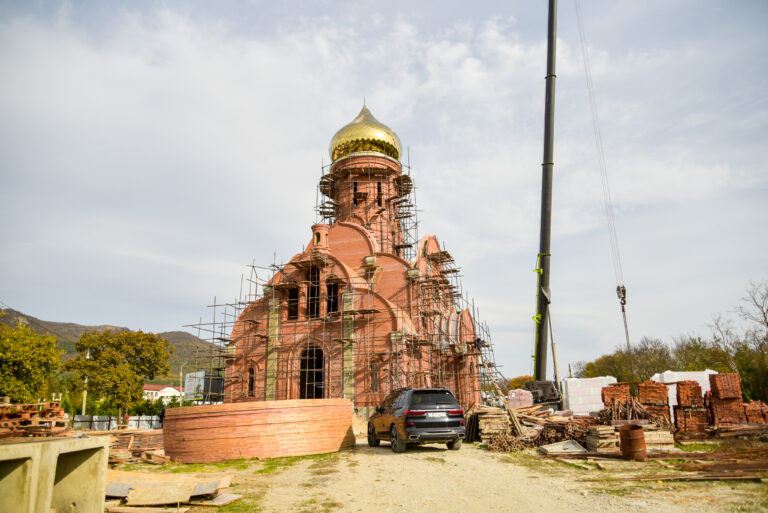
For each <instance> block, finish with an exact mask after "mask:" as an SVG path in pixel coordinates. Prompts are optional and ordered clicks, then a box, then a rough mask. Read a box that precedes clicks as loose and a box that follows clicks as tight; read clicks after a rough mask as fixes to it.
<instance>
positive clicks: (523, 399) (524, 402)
mask: <svg viewBox="0 0 768 513" xmlns="http://www.w3.org/2000/svg"><path fill="white" fill-rule="evenodd" d="M507 403H508V404H509V407H510V408H524V407H526V406H533V394H532V393H531V392H529V391H528V390H523V389H521V388H517V389H515V390H510V391H509V394H508V398H507Z"/></svg>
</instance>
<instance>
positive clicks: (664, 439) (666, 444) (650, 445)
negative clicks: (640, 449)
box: [643, 429, 675, 451]
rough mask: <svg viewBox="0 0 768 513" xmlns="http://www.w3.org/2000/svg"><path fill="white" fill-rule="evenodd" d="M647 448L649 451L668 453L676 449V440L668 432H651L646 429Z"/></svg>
mask: <svg viewBox="0 0 768 513" xmlns="http://www.w3.org/2000/svg"><path fill="white" fill-rule="evenodd" d="M643 432H644V433H645V448H646V449H647V450H649V451H653V450H656V451H668V450H670V449H674V448H675V439H674V437H673V436H672V433H670V432H669V431H667V430H659V431H650V430H647V429H644V430H643Z"/></svg>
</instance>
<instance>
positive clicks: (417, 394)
mask: <svg viewBox="0 0 768 513" xmlns="http://www.w3.org/2000/svg"><path fill="white" fill-rule="evenodd" d="M411 402H412V404H413V405H414V406H443V405H445V406H458V405H459V403H458V402H457V401H456V398H454V397H453V395H452V394H451V393H450V392H448V391H447V390H445V391H441V390H424V391H420V390H414V392H413V399H412V401H411Z"/></svg>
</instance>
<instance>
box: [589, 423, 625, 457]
mask: <svg viewBox="0 0 768 513" xmlns="http://www.w3.org/2000/svg"><path fill="white" fill-rule="evenodd" d="M585 446H586V448H587V450H588V451H590V452H616V451H618V450H619V433H618V431H616V427H615V426H591V427H590V428H589V429H588V431H587V440H586V444H585Z"/></svg>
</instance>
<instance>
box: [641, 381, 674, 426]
mask: <svg viewBox="0 0 768 513" xmlns="http://www.w3.org/2000/svg"><path fill="white" fill-rule="evenodd" d="M637 400H638V402H639V403H640V404H642V405H643V408H645V409H646V410H647V411H648V413H650V414H652V415H655V416H664V417H666V418H667V421H669V397H668V396H667V385H665V384H664V383H657V382H655V381H643V382H642V383H640V384H638V385H637Z"/></svg>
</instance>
